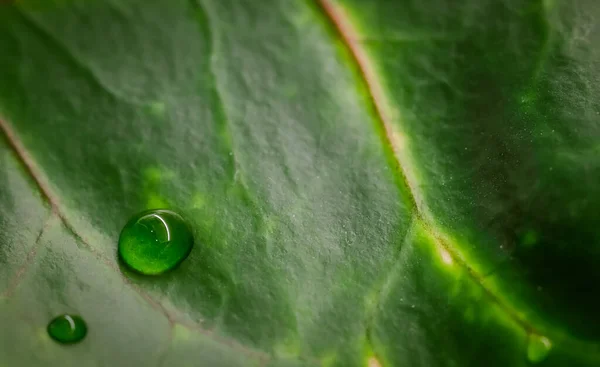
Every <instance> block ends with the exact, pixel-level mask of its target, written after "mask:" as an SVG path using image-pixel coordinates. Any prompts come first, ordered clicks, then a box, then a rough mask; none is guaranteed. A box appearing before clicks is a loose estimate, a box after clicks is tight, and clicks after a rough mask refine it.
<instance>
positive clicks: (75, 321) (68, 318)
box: [47, 315, 87, 344]
mask: <svg viewBox="0 0 600 367" xmlns="http://www.w3.org/2000/svg"><path fill="white" fill-rule="evenodd" d="M47 330H48V335H50V337H51V338H52V339H54V340H56V341H57V342H59V343H61V344H72V343H77V342H80V341H82V340H83V338H85V335H86V334H87V325H86V324H85V321H83V319H82V318H81V317H79V316H76V315H60V316H57V317H55V318H54V319H53V320H52V321H50V323H49V324H48V329H47Z"/></svg>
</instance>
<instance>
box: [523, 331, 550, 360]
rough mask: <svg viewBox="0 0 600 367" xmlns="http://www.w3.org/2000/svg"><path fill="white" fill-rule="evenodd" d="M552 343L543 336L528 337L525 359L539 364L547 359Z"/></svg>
mask: <svg viewBox="0 0 600 367" xmlns="http://www.w3.org/2000/svg"><path fill="white" fill-rule="evenodd" d="M551 349H552V342H551V341H550V339H548V338H546V337H545V336H540V335H530V336H529V344H528V345H527V359H528V360H529V362H531V363H540V362H542V361H543V360H545V359H546V357H548V354H549V353H550V350H551Z"/></svg>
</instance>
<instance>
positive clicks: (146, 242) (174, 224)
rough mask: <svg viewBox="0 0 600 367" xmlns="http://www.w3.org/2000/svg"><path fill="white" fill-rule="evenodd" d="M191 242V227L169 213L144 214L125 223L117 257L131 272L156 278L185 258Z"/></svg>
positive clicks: (151, 211)
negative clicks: (155, 276)
mask: <svg viewBox="0 0 600 367" xmlns="http://www.w3.org/2000/svg"><path fill="white" fill-rule="evenodd" d="M193 244H194V238H193V235H192V232H191V230H190V227H189V226H188V224H187V223H186V222H185V220H184V219H183V218H182V217H181V216H180V215H179V214H177V213H175V212H172V211H170V210H164V209H155V210H147V211H144V212H141V213H139V214H137V215H135V216H134V217H133V218H131V219H130V220H129V222H127V224H126V225H125V227H123V230H122V231H121V236H120V237H119V257H120V258H121V260H123V262H124V263H125V264H126V265H127V266H129V267H130V268H131V269H132V270H134V271H136V272H138V273H141V274H145V275H158V274H162V273H164V272H166V271H168V270H171V269H173V268H175V267H176V266H177V265H179V264H180V263H181V262H182V261H183V260H185V259H186V258H187V256H188V255H189V254H190V251H191V250H192V246H193Z"/></svg>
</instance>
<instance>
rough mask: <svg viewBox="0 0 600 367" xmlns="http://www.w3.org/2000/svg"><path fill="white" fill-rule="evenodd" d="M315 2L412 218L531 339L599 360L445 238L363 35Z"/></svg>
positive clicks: (333, 9) (328, 0)
mask: <svg viewBox="0 0 600 367" xmlns="http://www.w3.org/2000/svg"><path fill="white" fill-rule="evenodd" d="M316 2H317V4H318V6H319V7H320V9H321V10H322V13H323V14H324V15H325V16H326V18H327V20H328V21H329V22H330V24H331V27H332V28H333V30H334V33H335V35H336V36H337V37H338V39H339V40H340V41H341V42H342V44H343V45H344V47H345V48H346V50H347V57H348V58H349V59H350V62H352V63H353V64H354V66H355V67H356V69H357V70H358V73H359V76H360V78H361V79H362V80H361V81H362V82H363V83H364V87H365V89H366V91H367V92H368V96H369V98H370V101H371V103H372V107H373V109H374V111H375V113H376V119H377V123H379V124H380V125H381V128H382V130H383V132H384V134H380V136H381V138H382V142H383V144H384V146H386V147H389V148H390V149H391V150H392V152H393V156H394V158H395V159H396V163H397V164H396V167H397V169H396V170H394V172H396V173H397V174H398V176H399V178H400V180H401V182H402V183H403V184H404V185H405V186H406V187H407V188H408V194H409V200H410V203H411V204H412V210H413V211H414V213H413V215H414V216H415V217H416V218H417V220H418V221H419V222H420V223H421V224H422V225H423V227H424V228H425V230H426V231H427V233H428V234H429V235H430V237H431V238H432V239H433V241H434V243H435V245H436V246H438V247H439V248H440V249H442V250H443V251H446V252H447V253H448V254H449V255H450V257H451V258H452V261H453V262H454V263H455V264H457V265H458V266H459V267H460V268H462V269H463V270H464V271H465V272H466V273H467V274H468V276H469V279H470V280H471V281H472V282H474V283H475V284H476V285H477V286H479V287H480V288H481V289H482V290H483V294H485V296H486V297H487V298H488V299H489V300H490V301H491V302H493V303H494V304H496V305H497V306H498V307H499V309H501V310H502V311H503V312H504V313H505V314H506V315H507V316H508V317H509V318H510V319H511V320H512V321H513V322H514V323H515V324H517V325H518V326H519V327H520V328H522V329H523V330H524V332H525V333H526V334H527V335H528V337H529V336H531V335H535V334H537V335H544V336H547V337H550V339H551V340H554V341H560V342H561V343H562V344H564V346H565V347H567V348H577V349H585V350H588V351H595V353H594V354H595V357H596V358H597V359H600V354H598V353H597V349H596V348H595V345H594V344H593V343H590V342H585V341H582V340H579V339H576V338H573V337H572V336H570V335H566V336H565V335H562V334H561V333H558V332H555V331H554V330H545V329H542V328H541V327H539V326H536V325H534V324H533V323H531V322H530V321H529V320H527V319H525V318H524V317H522V316H521V315H520V313H519V312H518V311H517V310H516V309H515V307H513V305H512V304H510V303H509V302H508V301H506V300H505V299H504V297H503V296H502V295H500V294H497V293H495V292H494V291H493V290H492V289H491V288H489V287H488V286H486V284H485V283H484V282H483V279H484V278H485V275H484V274H481V273H480V272H478V271H477V270H476V269H475V268H474V267H472V266H471V265H469V263H468V262H467V261H466V260H465V259H464V257H463V256H461V254H460V250H459V249H458V248H457V246H456V245H454V244H452V243H451V241H450V240H448V239H446V238H445V236H443V235H442V232H441V231H440V230H439V229H438V228H437V227H436V224H435V219H434V218H433V216H432V215H431V213H430V212H429V210H428V207H427V204H426V203H425V200H424V197H423V195H422V194H421V192H420V190H419V185H418V182H417V180H416V179H415V172H414V171H413V170H411V169H410V168H412V163H411V161H410V157H409V154H410V152H408V149H406V146H405V145H406V144H402V145H403V146H399V144H397V139H395V138H394V135H395V134H397V132H396V129H395V127H394V125H393V123H392V112H391V111H390V109H389V106H390V104H389V102H388V101H387V96H386V93H385V92H384V88H383V86H382V85H381V83H380V82H379V79H378V76H377V73H376V72H375V67H374V65H373V63H372V62H371V61H370V58H369V55H368V53H367V51H366V50H365V49H364V48H363V47H362V46H361V44H360V42H359V40H360V39H361V37H360V34H359V33H358V32H357V31H356V30H355V28H354V26H353V24H352V22H351V21H350V19H349V17H348V16H347V14H346V12H345V9H343V6H342V5H337V4H334V2H333V1H332V0H316ZM397 120H401V119H400V118H399V119H397ZM392 274H393V268H392V270H391V271H390V272H388V274H387V275H386V277H389V276H390V275H392ZM367 329H369V326H367Z"/></svg>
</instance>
